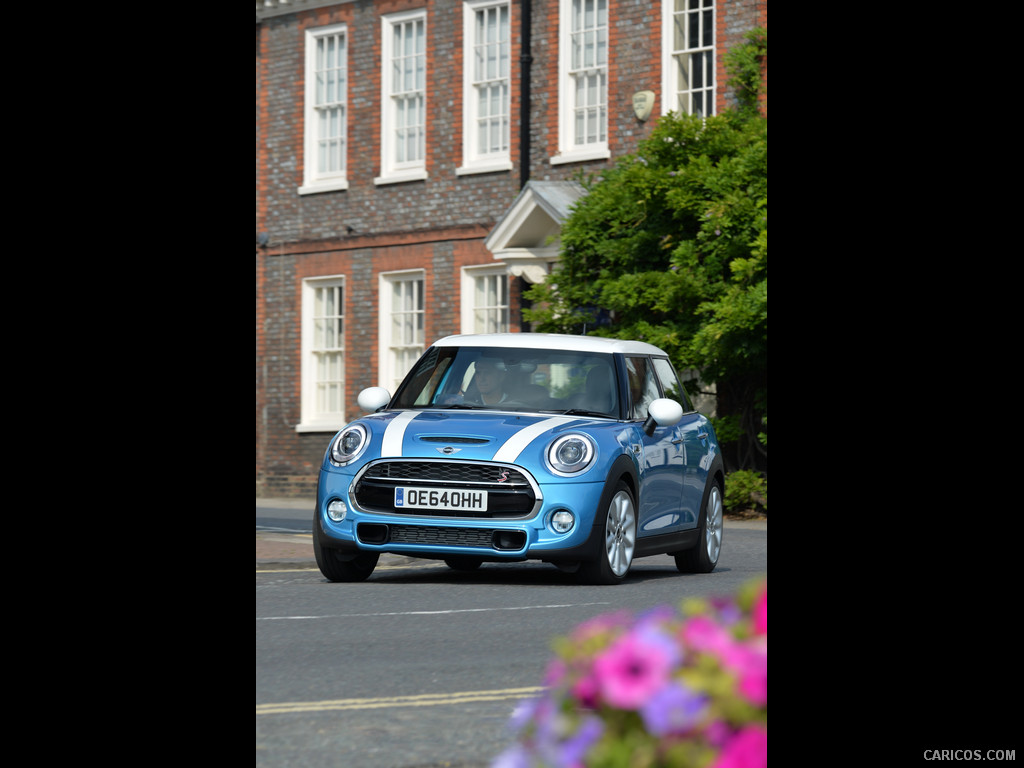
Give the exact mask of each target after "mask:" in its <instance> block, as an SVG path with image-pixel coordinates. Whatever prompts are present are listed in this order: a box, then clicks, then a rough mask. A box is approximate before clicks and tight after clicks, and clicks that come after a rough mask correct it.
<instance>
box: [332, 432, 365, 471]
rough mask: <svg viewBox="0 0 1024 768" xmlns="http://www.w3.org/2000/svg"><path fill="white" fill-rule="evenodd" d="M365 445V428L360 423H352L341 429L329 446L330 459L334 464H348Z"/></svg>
mask: <svg viewBox="0 0 1024 768" xmlns="http://www.w3.org/2000/svg"><path fill="white" fill-rule="evenodd" d="M365 445H366V428H365V427H364V426H363V425H362V424H354V425H352V426H351V427H347V428H345V429H344V430H342V431H341V433H340V434H339V435H338V437H337V438H336V439H335V441H334V445H332V446H331V461H333V462H334V463H335V464H348V463H349V462H350V461H352V459H354V458H355V457H356V455H358V454H359V452H360V451H361V450H362V449H363V447H364V446H365Z"/></svg>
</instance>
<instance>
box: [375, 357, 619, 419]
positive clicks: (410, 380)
mask: <svg viewBox="0 0 1024 768" xmlns="http://www.w3.org/2000/svg"><path fill="white" fill-rule="evenodd" d="M392 407H397V408H473V409H487V410H503V411H504V410H510V411H531V410H532V411H553V412H557V413H573V414H580V415H592V416H607V417H610V418H618V415H619V397H618V386H617V385H616V377H615V366H614V361H613V359H612V356H611V355H608V354H603V355H602V354H593V353H589V352H572V351H562V350H545V349H518V348H492V347H431V348H430V349H428V350H427V352H426V353H425V354H424V355H423V357H422V358H420V360H419V361H418V362H417V363H416V365H415V366H414V368H413V370H412V371H410V373H409V375H408V376H406V378H405V381H403V382H402V385H401V386H400V387H399V389H398V392H397V393H396V395H395V399H394V401H393V403H392Z"/></svg>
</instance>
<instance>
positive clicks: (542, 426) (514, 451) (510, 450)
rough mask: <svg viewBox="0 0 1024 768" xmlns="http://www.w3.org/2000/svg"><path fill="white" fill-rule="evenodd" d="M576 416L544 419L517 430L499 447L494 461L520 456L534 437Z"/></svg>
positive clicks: (513, 459) (508, 459) (514, 458)
mask: <svg viewBox="0 0 1024 768" xmlns="http://www.w3.org/2000/svg"><path fill="white" fill-rule="evenodd" d="M575 418H576V417H573V416H568V417H567V416H555V417H553V418H550V419H544V421H538V422H537V423H536V424H531V425H530V426H529V427H523V428H522V429H521V430H519V431H518V432H516V433H515V434H514V435H512V437H510V438H509V439H508V440H506V441H505V444H504V445H503V446H501V448H499V449H498V452H497V453H495V454H494V459H493V460H494V461H508V462H512V461H515V460H516V459H517V458H519V454H520V453H522V452H523V449H525V448H526V446H528V445H529V444H530V443H532V442H533V439H534V438H535V437H537V435H540V434H543V433H544V432H547V431H548V430H549V429H554V428H555V427H557V426H559V425H560V424H565V423H566V422H569V421H573V420H574V419H575Z"/></svg>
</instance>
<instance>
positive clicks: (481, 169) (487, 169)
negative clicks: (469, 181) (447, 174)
mask: <svg viewBox="0 0 1024 768" xmlns="http://www.w3.org/2000/svg"><path fill="white" fill-rule="evenodd" d="M511 170H512V162H511V161H510V160H503V161H501V162H495V163H478V164H476V165H473V164H470V163H467V164H466V165H463V166H460V167H459V168H456V169H455V175H456V176H471V175H473V174H476V173H499V172H504V171H511Z"/></svg>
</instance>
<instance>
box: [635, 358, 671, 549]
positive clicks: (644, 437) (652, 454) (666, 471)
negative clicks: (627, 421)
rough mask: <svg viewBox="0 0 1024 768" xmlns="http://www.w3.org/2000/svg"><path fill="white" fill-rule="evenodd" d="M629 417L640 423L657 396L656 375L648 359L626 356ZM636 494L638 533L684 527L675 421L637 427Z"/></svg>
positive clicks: (643, 534) (644, 533)
mask: <svg viewBox="0 0 1024 768" xmlns="http://www.w3.org/2000/svg"><path fill="white" fill-rule="evenodd" d="M626 377H627V380H628V382H629V397H630V405H629V407H630V413H629V415H630V418H631V419H633V420H634V421H639V422H640V423H641V424H642V423H643V422H644V421H645V420H646V419H647V408H648V406H649V405H650V404H651V402H652V401H654V400H656V399H657V398H659V397H661V390H660V389H659V386H658V378H657V376H656V375H655V370H654V367H653V366H652V364H651V359H650V358H648V357H627V358H626ZM637 426H638V430H637V431H638V433H639V437H640V441H641V444H640V453H639V455H638V459H639V462H640V498H639V499H637V517H638V520H637V524H638V527H639V535H640V536H654V535H658V534H662V533H672V532H673V531H677V530H680V529H681V528H683V527H685V525H684V523H685V520H684V517H683V514H682V509H681V504H682V498H683V479H684V477H685V474H686V450H685V445H684V436H683V433H682V432H681V431H680V429H679V425H678V424H676V425H673V426H669V427H660V426H659V427H655V429H654V432H653V434H651V435H648V434H646V433H645V432H644V431H643V430H642V429H639V426H640V425H639V424H638V425H637Z"/></svg>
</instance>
